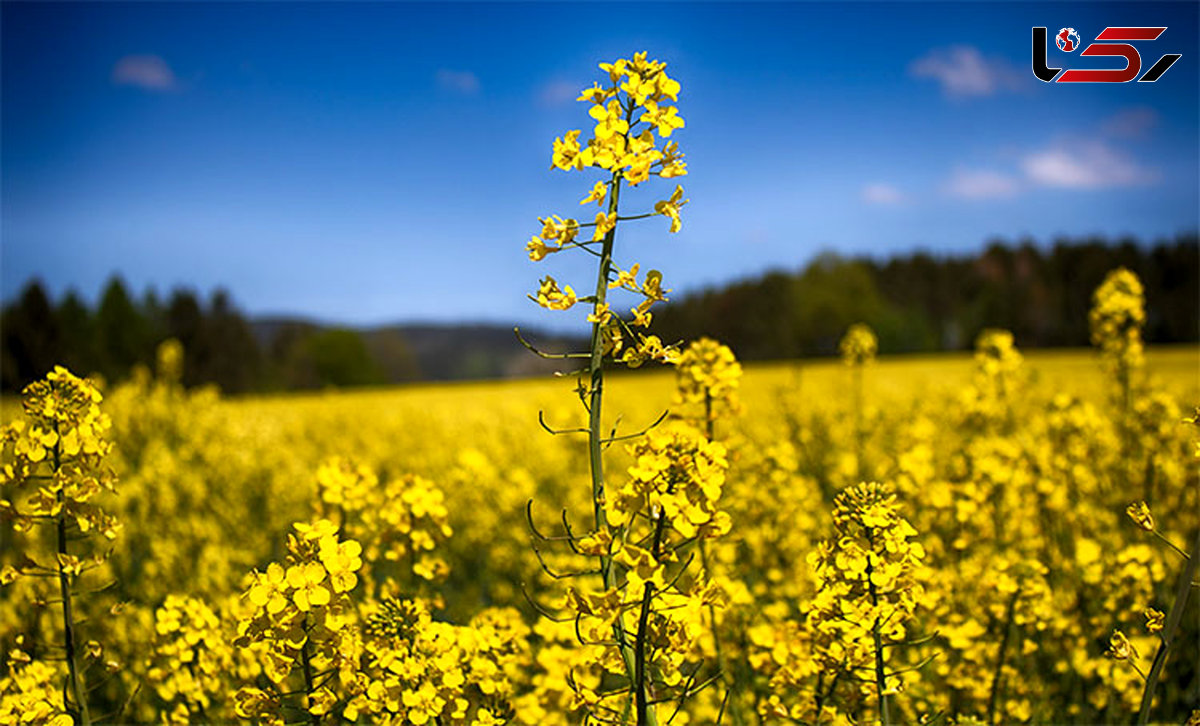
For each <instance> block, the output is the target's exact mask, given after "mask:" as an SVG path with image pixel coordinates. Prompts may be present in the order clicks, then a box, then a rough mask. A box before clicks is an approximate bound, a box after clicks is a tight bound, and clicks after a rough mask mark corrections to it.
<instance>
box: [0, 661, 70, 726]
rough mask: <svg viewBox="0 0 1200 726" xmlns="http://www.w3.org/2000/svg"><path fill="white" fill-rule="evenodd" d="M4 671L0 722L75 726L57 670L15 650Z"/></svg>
mask: <svg viewBox="0 0 1200 726" xmlns="http://www.w3.org/2000/svg"><path fill="white" fill-rule="evenodd" d="M6 670H7V674H6V675H4V676H0V723H7V724H19V725H20V726H26V725H28V726H74V724H75V719H74V718H72V717H71V714H70V713H69V712H68V711H67V709H66V707H65V705H64V704H63V691H62V678H63V674H62V673H61V671H60V669H58V668H56V667H55V666H53V665H51V664H49V663H46V662H44V661H40V660H38V661H34V660H30V658H29V656H28V655H27V654H25V653H24V652H23V651H20V650H14V651H13V652H12V653H10V654H9V656H8V662H7V664H6Z"/></svg>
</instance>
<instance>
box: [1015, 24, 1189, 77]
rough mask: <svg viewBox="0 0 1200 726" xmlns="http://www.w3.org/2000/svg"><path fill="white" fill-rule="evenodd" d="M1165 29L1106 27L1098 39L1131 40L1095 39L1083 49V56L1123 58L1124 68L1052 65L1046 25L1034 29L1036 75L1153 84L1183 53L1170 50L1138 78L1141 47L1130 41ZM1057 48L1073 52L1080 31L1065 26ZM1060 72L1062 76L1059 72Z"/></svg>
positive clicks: (1153, 37)
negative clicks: (1049, 62) (1049, 63)
mask: <svg viewBox="0 0 1200 726" xmlns="http://www.w3.org/2000/svg"><path fill="white" fill-rule="evenodd" d="M1165 30H1166V28H1165V27H1163V28H1157V27H1154V28H1151V27H1120V28H1118V27H1110V28H1105V29H1104V30H1103V31H1101V33H1100V34H1099V35H1097V36H1096V40H1097V41H1128V42H1096V43H1091V44H1090V45H1088V46H1087V47H1086V48H1084V49H1083V50H1082V51H1081V52H1080V53H1079V55H1081V56H1113V57H1115V58H1124V59H1125V67H1124V68H1111V69H1084V68H1070V69H1067V70H1065V71H1064V70H1063V69H1062V68H1051V67H1050V66H1049V65H1048V63H1047V61H1046V47H1047V46H1046V41H1047V37H1046V36H1047V33H1046V28H1044V27H1043V28H1037V27H1035V28H1034V29H1033V75H1035V76H1037V78H1038V80H1040V81H1045V82H1046V83H1050V82H1052V81H1053V82H1055V83H1128V82H1129V81H1132V80H1133V79H1135V78H1137V80H1138V82H1139V83H1154V82H1155V81H1157V80H1158V79H1159V78H1162V75H1163V74H1164V73H1166V72H1167V69H1168V68H1170V67H1171V66H1172V64H1174V63H1175V61H1177V60H1179V59H1180V58H1181V57H1182V56H1181V55H1180V54H1179V53H1168V54H1166V55H1164V56H1163V57H1161V58H1159V59H1158V60H1157V61H1155V63H1154V65H1152V66H1150V70H1148V71H1146V72H1145V73H1144V74H1142V77H1141V78H1138V74H1139V73H1141V72H1142V56H1141V54H1140V53H1139V52H1138V49H1137V48H1135V47H1133V46H1132V45H1129V42H1137V41H1149V40H1157V39H1158V36H1160V35H1162V34H1163V31H1165ZM1054 42H1055V44H1056V45H1058V49H1059V50H1061V51H1063V52H1065V53H1070V52H1072V51H1074V50H1075V48H1076V47H1078V46H1079V45H1080V38H1079V33H1077V32H1076V31H1075V29H1074V28H1063V29H1061V30H1059V31H1058V34H1057V35H1055V36H1054ZM1060 72H1061V75H1060Z"/></svg>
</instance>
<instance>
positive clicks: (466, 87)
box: [436, 68, 480, 96]
mask: <svg viewBox="0 0 1200 726" xmlns="http://www.w3.org/2000/svg"><path fill="white" fill-rule="evenodd" d="M436 78H437V83H438V85H439V86H441V87H442V88H444V89H446V90H447V91H453V92H454V93H461V94H463V95H464V96H473V95H475V94H476V93H479V87H480V86H479V77H478V76H476V75H475V74H474V73H472V72H471V71H452V70H449V69H448V68H441V69H439V70H438V72H437V75H436Z"/></svg>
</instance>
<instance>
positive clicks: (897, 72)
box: [0, 2, 1200, 327]
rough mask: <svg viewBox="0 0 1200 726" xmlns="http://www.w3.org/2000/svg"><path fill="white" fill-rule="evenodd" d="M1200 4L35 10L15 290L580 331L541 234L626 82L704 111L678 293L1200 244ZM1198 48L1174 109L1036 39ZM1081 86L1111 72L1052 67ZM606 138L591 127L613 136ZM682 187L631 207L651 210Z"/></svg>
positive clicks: (647, 231) (29, 15) (1180, 70)
mask: <svg viewBox="0 0 1200 726" xmlns="http://www.w3.org/2000/svg"><path fill="white" fill-rule="evenodd" d="M1198 7H1200V6H1198V5H1197V4H1196V3H1190V2H1189V3H1183V2H1181V3H1170V4H1146V3H1141V4H1134V5H1121V4H1114V3H1099V4H1081V3H1066V4H1047V3H1036V4H1014V3H1005V4H977V3H970V4H967V3H921V4H900V3H887V4H868V3H846V4H837V5H833V4H822V3H795V4H786V3H771V4H744V3H742V4H721V3H705V4H685V3H670V4H650V5H647V4H644V3H639V4H619V3H607V4H599V5H592V4H550V3H544V4H542V3H522V4H501V3H488V4H483V5H474V4H436V5H420V4H402V3H371V4H348V3H337V4H321V3H304V4H299V3H297V4H290V3H261V4H259V3H162V4H155V3H129V4H106V3H84V4H62V5H57V4H48V3H38V4H33V3H5V4H4V5H3V6H2V11H0V12H2V13H3V17H2V21H3V22H2V24H3V38H2V40H3V45H2V50H0V53H2V58H0V81H2V85H0V88H2V94H3V96H2V99H0V101H2V103H0V107H2V110H0V113H2V118H0V121H2V124H3V126H2V136H0V144H2V146H0V153H2V161H3V164H2V170H0V182H2V187H0V293H2V295H3V297H4V299H6V300H7V299H11V298H12V297H13V296H14V295H15V294H17V293H18V292H19V290H20V288H21V287H22V286H23V285H24V284H25V282H26V281H27V280H29V279H30V278H32V277H35V276H36V277H39V278H40V279H42V280H43V281H44V282H45V284H46V285H47V286H48V288H49V289H50V290H51V292H52V293H54V294H55V295H59V294H62V293H63V292H64V291H65V290H67V289H68V288H72V287H73V288H75V289H77V290H78V291H80V292H81V293H82V294H83V295H84V296H85V297H88V298H93V297H94V296H95V295H97V294H98V292H99V290H100V288H101V287H102V285H103V283H104V281H105V280H106V279H107V278H108V277H109V276H110V275H111V274H113V273H114V272H118V273H120V274H121V275H122V276H123V277H124V278H125V279H126V281H127V282H128V283H129V284H130V285H131V287H132V288H133V289H134V290H136V291H138V292H139V293H140V291H141V290H143V289H144V288H145V287H147V286H154V287H155V288H157V289H158V291H159V292H160V293H163V292H166V291H168V290H169V289H170V288H172V287H174V286H177V285H186V286H190V287H193V288H195V289H198V290H200V291H202V292H207V291H208V290H211V289H212V288H214V287H216V286H225V287H227V288H228V289H229V290H230V291H231V292H232V293H233V296H234V299H235V301H236V302H237V304H238V305H239V306H240V307H241V308H242V309H243V310H245V311H247V312H249V313H251V314H273V313H292V314H300V315H306V316H311V317H315V318H318V319H323V320H329V321H340V322H348V323H354V324H374V323H380V322H390V321H396V320H438V321H449V320H464V319H470V320H485V321H493V322H499V323H511V322H521V323H525V324H529V323H540V324H548V325H553V326H555V327H562V326H564V325H567V326H581V325H582V320H576V319H575V318H573V317H572V318H567V317H564V316H563V314H562V313H558V314H551V313H546V312H543V311H540V310H539V309H538V308H537V307H536V306H535V305H534V304H533V303H531V302H529V301H528V300H527V299H526V298H525V293H527V292H529V291H531V290H533V289H535V288H536V286H537V280H538V278H539V276H540V275H542V274H545V273H546V272H551V273H552V274H555V275H556V276H557V277H559V278H560V279H562V280H564V281H566V282H568V283H569V282H572V281H574V282H577V283H578V284H579V286H580V287H585V286H586V285H587V282H586V281H587V280H588V277H589V275H588V273H587V270H588V268H589V267H590V264H591V259H590V258H588V257H587V256H585V255H577V257H578V259H575V260H572V259H558V258H566V257H567V255H557V256H552V257H551V258H549V259H548V260H547V261H546V262H543V263H536V264H535V263H532V262H530V261H529V260H528V259H527V257H526V255H525V252H524V249H523V248H524V244H525V241H526V240H528V239H529V236H530V235H531V234H533V233H534V232H535V231H537V229H538V224H537V217H538V216H544V215H547V214H551V213H554V214H560V215H563V216H567V215H582V214H591V212H589V211H587V210H586V209H585V208H582V207H580V206H579V205H578V203H577V202H578V200H579V199H580V198H581V197H583V196H584V194H585V193H586V191H587V189H588V188H589V187H590V185H591V182H592V181H595V180H596V178H598V177H596V176H594V175H592V174H579V173H570V174H568V173H564V172H561V171H550V170H549V169H548V166H549V158H550V146H551V142H552V140H553V138H554V137H555V136H560V135H562V134H563V133H564V132H565V131H567V130H569V129H573V128H584V129H588V128H590V120H589V119H588V117H587V116H586V109H587V105H586V104H584V103H576V102H575V101H574V100H573V99H574V97H575V96H577V95H578V91H579V89H581V88H583V87H586V86H590V85H591V83H592V82H593V81H595V80H600V73H599V71H598V70H597V68H596V63H597V62H599V61H610V60H613V59H615V58H618V57H625V56H629V55H631V54H632V53H633V52H634V51H638V50H646V51H648V52H649V54H650V56H651V57H652V58H657V59H660V60H663V61H666V62H667V63H668V72H669V73H670V74H671V75H672V77H674V78H676V79H678V80H679V81H680V83H681V84H682V87H683V90H682V92H681V95H680V100H679V104H678V106H679V110H680V115H681V116H683V117H684V118H685V119H686V121H687V126H686V128H684V129H683V130H682V131H679V132H677V133H676V135H675V136H674V137H673V138H674V139H677V140H678V141H679V144H680V147H681V149H682V150H683V151H684V152H685V153H686V155H687V161H688V168H689V172H690V173H689V175H688V176H686V177H684V178H683V179H682V180H681V181H682V182H683V185H684V188H685V190H686V196H687V197H688V198H690V199H691V203H690V204H689V205H688V206H686V207H685V208H684V210H683V217H684V226H683V230H682V231H681V232H680V233H678V234H676V235H668V234H667V232H666V227H667V224H666V222H665V220H662V219H652V220H650V221H647V222H641V223H637V224H629V225H623V226H622V227H621V231H620V236H619V238H618V242H617V248H618V258H619V259H620V260H621V261H622V262H623V263H625V264H628V263H629V262H633V261H640V262H641V263H642V264H643V268H645V267H647V266H649V267H657V268H659V269H662V270H663V271H664V272H665V275H666V282H667V286H668V287H673V288H675V290H676V292H677V293H678V292H685V291H688V290H694V289H698V288H700V287H702V286H704V285H708V284H714V283H720V282H725V281H728V280H731V279H735V278H739V277H745V276H748V275H753V274H757V273H759V272H762V271H764V270H766V269H769V268H780V267H782V268H796V267H799V266H800V265H802V264H804V263H805V262H806V261H808V260H809V259H811V257H812V256H813V255H815V254H817V253H818V252H820V251H823V250H835V251H837V252H839V253H842V254H847V255H854V254H869V255H874V256H878V257H884V256H887V255H889V254H892V253H902V252H907V251H911V250H914V249H917V248H921V249H926V250H931V251H934V252H945V253H950V252H962V251H972V250H976V249H979V248H980V247H981V246H982V245H984V244H985V242H986V241H987V240H988V239H990V238H993V237H997V236H999V237H1004V238H1008V239H1015V238H1018V237H1021V236H1026V235H1028V236H1032V237H1033V238H1035V239H1037V240H1039V241H1042V242H1047V241H1049V240H1051V239H1052V238H1053V237H1054V236H1057V235H1085V234H1093V233H1095V234H1104V235H1109V236H1117V235H1122V234H1133V235H1137V236H1140V237H1142V238H1145V239H1153V238H1157V237H1162V236H1170V235H1174V234H1176V233H1178V232H1182V231H1194V230H1196V229H1197V227H1200V218H1198V217H1200V202H1198V199H1200V161H1198V159H1200V142H1198V139H1200V118H1198V115H1200V97H1198V89H1200V73H1198V68H1200V66H1198V65H1197V58H1198V55H1197V50H1198V48H1197V45H1198V37H1197V35H1198V33H1197V27H1198ZM1035 25H1044V26H1047V27H1049V28H1050V32H1051V34H1053V33H1055V32H1056V31H1057V29H1058V28H1060V27H1063V26H1070V27H1074V28H1076V29H1077V30H1078V31H1079V33H1080V35H1081V36H1082V38H1083V43H1084V44H1086V43H1088V42H1090V41H1091V40H1092V39H1094V38H1095V36H1096V34H1098V33H1099V32H1100V31H1101V30H1102V29H1103V28H1104V27H1105V26H1109V25H1128V26H1150V25H1162V26H1167V28H1168V30H1167V31H1166V32H1165V33H1164V34H1163V35H1162V36H1161V37H1160V38H1159V39H1158V40H1156V41H1153V42H1142V43H1138V44H1137V47H1138V48H1139V50H1140V52H1141V54H1142V56H1143V68H1148V67H1149V66H1150V65H1151V64H1152V63H1153V62H1154V61H1155V60H1156V59H1157V58H1158V57H1159V56H1160V55H1162V54H1163V53H1168V52H1174V53H1182V54H1183V57H1182V59H1181V60H1180V61H1179V62H1177V63H1176V64H1175V66H1174V67H1173V68H1172V69H1171V70H1170V71H1169V72H1167V74H1166V75H1165V76H1163V77H1162V79H1161V80H1159V81H1158V82H1156V83H1152V84H1151V83H1141V84H1139V83H1129V84H1044V83H1042V82H1040V81H1038V80H1037V79H1036V78H1034V76H1033V75H1032V73H1031V71H1030V28H1031V26H1035ZM1049 53H1050V60H1051V64H1052V65H1053V64H1054V61H1056V60H1062V61H1063V64H1065V65H1066V66H1067V67H1113V65H1112V61H1106V59H1084V58H1081V57H1080V56H1079V54H1078V53H1074V54H1072V55H1070V56H1068V55H1067V54H1064V53H1062V52H1061V51H1058V50H1057V49H1055V48H1053V47H1052V48H1051V49H1050V50H1049ZM586 135H587V134H586V133H585V136H586ZM673 186H674V185H673V184H671V183H668V182H666V181H658V180H652V181H651V182H648V183H647V184H644V185H642V186H641V187H639V188H638V189H637V190H636V193H634V194H633V195H631V196H628V197H623V205H622V209H623V211H626V212H629V213H633V212H636V211H638V210H639V209H640V208H642V207H645V208H649V207H650V206H652V204H653V202H654V201H655V200H656V199H661V198H665V197H666V196H667V195H668V194H669V193H670V191H671V189H673Z"/></svg>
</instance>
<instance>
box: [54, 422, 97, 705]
mask: <svg viewBox="0 0 1200 726" xmlns="http://www.w3.org/2000/svg"><path fill="white" fill-rule="evenodd" d="M54 433H55V434H57V433H58V422H57V421H56V422H55V423H54ZM61 467H62V454H61V452H60V451H59V442H58V441H56V442H55V443H54V473H55V474H57V473H58V471H59V469H60V468H61ZM56 496H57V500H58V504H59V510H58V517H57V518H56V519H57V520H58V554H59V557H58V558H57V559H58V587H59V591H60V593H61V595H62V612H63V640H64V641H65V646H66V657H67V671H68V673H69V675H70V678H71V698H73V699H74V700H75V706H76V707H77V708H78V709H79V712H78V713H74V714H72V716H74V717H75V720H76V722H78V723H80V724H82V726H91V723H92V717H91V714H89V713H88V705H87V697H86V691H85V690H84V688H83V674H82V673H80V672H79V664H78V663H77V660H76V659H77V658H78V655H79V654H78V653H77V652H76V648H75V618H74V616H73V615H72V612H71V610H72V608H71V580H70V576H69V575H67V573H66V571H64V570H63V560H64V559H65V558H66V557H67V509H66V506H65V504H64V502H63V492H62V489H61V487H60V488H59V490H58V492H57V494H56Z"/></svg>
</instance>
